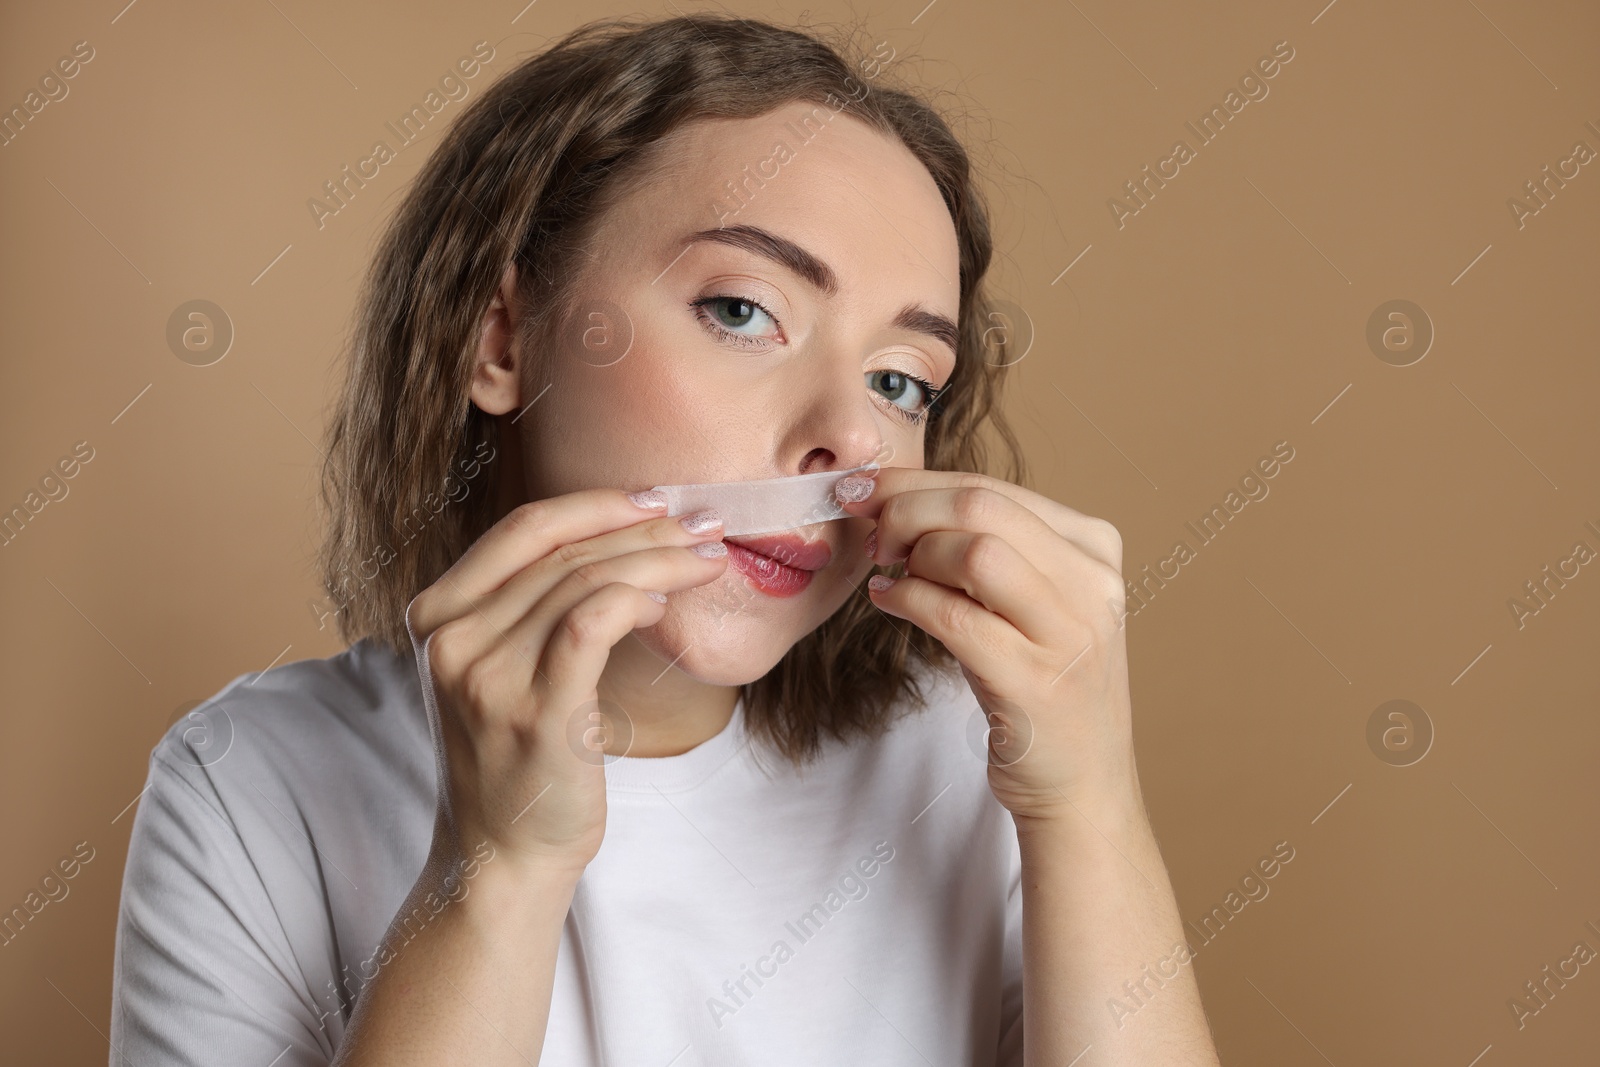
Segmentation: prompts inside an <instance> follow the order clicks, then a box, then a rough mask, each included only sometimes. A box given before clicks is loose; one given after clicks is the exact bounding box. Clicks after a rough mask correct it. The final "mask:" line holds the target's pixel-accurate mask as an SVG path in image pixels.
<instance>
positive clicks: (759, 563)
mask: <svg viewBox="0 0 1600 1067" xmlns="http://www.w3.org/2000/svg"><path fill="white" fill-rule="evenodd" d="M723 544H725V545H727V546H728V564H729V565H730V566H732V567H733V568H735V569H736V570H738V571H739V573H740V574H743V575H744V576H745V577H746V578H747V579H749V581H750V584H751V585H753V586H755V587H756V588H757V589H759V590H761V591H762V592H763V593H766V594H767V595H768V596H776V597H788V596H797V595H798V594H800V593H803V592H805V589H806V587H807V586H808V585H810V584H811V576H812V574H813V573H814V572H812V571H803V570H801V569H800V568H798V567H790V566H788V565H787V564H784V563H779V562H778V561H777V560H775V559H772V558H771V557H769V556H763V555H762V554H761V553H759V552H752V551H750V550H749V549H748V548H745V547H744V546H742V545H736V544H734V543H733V542H732V541H724V542H723Z"/></svg>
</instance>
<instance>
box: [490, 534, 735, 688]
mask: <svg viewBox="0 0 1600 1067" xmlns="http://www.w3.org/2000/svg"><path fill="white" fill-rule="evenodd" d="M727 566H728V557H727V556H726V555H723V556H720V557H717V558H715V559H705V558H703V557H701V556H697V555H695V554H694V553H693V552H691V551H688V550H687V549H684V548H682V547H665V548H655V549H646V550H643V551H640V552H629V553H627V554H626V555H622V556H616V557H613V558H611V559H606V560H600V561H597V562H595V563H590V564H586V565H584V566H583V567H580V568H578V569H577V570H575V571H572V572H571V573H569V574H568V575H567V576H566V577H565V578H563V579H562V580H561V581H560V582H559V583H558V584H557V585H556V587H555V588H554V589H552V590H551V591H550V592H549V593H547V594H546V595H544V596H542V597H540V598H539V599H538V601H537V602H536V603H534V604H532V605H526V606H524V608H523V613H522V615H521V616H520V617H519V618H518V619H516V620H514V621H513V622H512V623H511V624H510V625H509V626H507V627H505V628H503V629H501V630H499V631H491V630H490V629H489V628H488V627H487V626H486V627H485V628H484V635H485V636H484V638H483V639H484V640H487V641H489V642H495V641H499V642H503V643H506V644H508V645H510V646H511V648H512V649H513V650H514V651H515V652H516V653H517V655H518V656H519V657H520V658H522V659H524V660H526V661H529V662H540V661H545V662H547V660H546V657H547V656H548V647H549V644H550V642H551V641H552V640H553V639H554V636H555V634H556V632H557V630H558V628H559V627H560V625H561V624H562V620H563V619H564V618H566V617H568V616H570V615H571V613H572V611H573V610H574V609H575V608H576V607H577V606H578V605H579V604H580V603H582V602H583V601H584V600H586V599H588V598H589V597H592V596H593V595H594V594H595V593H597V592H599V591H600V590H601V589H604V588H607V587H608V586H611V585H616V584H622V585H628V586H631V587H633V588H634V589H638V590H640V591H641V595H643V594H644V592H646V591H649V592H659V593H662V594H670V593H675V592H679V591H681V590H684V589H691V588H694V587H695V586H699V585H704V584H706V583H707V582H711V581H715V580H716V579H717V578H719V577H720V576H721V575H722V573H723V571H725V570H726V569H727ZM647 599H648V598H647ZM652 603H654V601H652ZM665 608H666V605H665V604H663V605H662V609H663V611H664V610H665ZM657 621H659V619H658V620H657ZM650 625H652V626H653V625H655V623H653V622H652V623H650ZM618 640H621V638H620V636H619V637H618ZM546 670H548V668H546Z"/></svg>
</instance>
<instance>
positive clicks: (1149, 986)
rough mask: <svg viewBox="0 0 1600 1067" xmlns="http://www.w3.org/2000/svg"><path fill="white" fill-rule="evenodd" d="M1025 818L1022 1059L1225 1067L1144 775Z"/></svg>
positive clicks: (1112, 1066) (1033, 1063)
mask: <svg viewBox="0 0 1600 1067" xmlns="http://www.w3.org/2000/svg"><path fill="white" fill-rule="evenodd" d="M1016 823H1017V840H1018V843H1019V845H1020V847H1021V851H1022V958H1023V982H1022V989H1023V993H1022V996H1023V1017H1024V1019H1025V1020H1026V1022H1025V1024H1024V1026H1023V1048H1024V1052H1023V1062H1024V1064H1026V1065H1027V1067H1037V1065H1039V1064H1059V1065H1063V1067H1064V1065H1066V1064H1069V1063H1070V1064H1074V1065H1076V1067H1122V1065H1124V1064H1127V1065H1133V1064H1138V1065H1141V1067H1142V1065H1146V1064H1153V1063H1159V1064H1162V1065H1163V1067H1167V1065H1173V1067H1178V1065H1194V1067H1200V1065H1204V1067H1217V1065H1218V1064H1219V1061H1218V1059H1217V1054H1216V1052H1215V1048H1214V1045H1213V1043H1212V1039H1211V1034H1210V1030H1209V1028H1208V1027H1207V1025H1206V1018H1205V1012H1204V1010H1203V1009H1202V1007H1201V1005H1200V990H1199V987H1198V986H1197V984H1196V982H1195V978H1194V968H1193V967H1191V966H1187V963H1188V961H1189V957H1190V952H1189V950H1188V947H1187V942H1186V941H1185V938H1184V932H1183V921H1182V919H1181V918H1180V917H1179V915H1178V905H1177V900H1176V898H1175V897H1174V896H1173V892H1172V883H1171V882H1170V881H1169V880H1168V878H1167V869H1166V866H1165V864H1163V863H1162V861H1161V853H1160V851H1159V849H1158V848H1157V847H1156V839H1155V834H1154V832H1153V831H1152V830H1151V827H1150V822H1149V819H1148V818H1147V816H1146V814H1145V811H1144V803H1143V801H1142V800H1141V798H1140V793H1139V788H1138V782H1137V778H1135V781H1134V782H1133V784H1132V785H1131V787H1130V788H1129V789H1127V790H1117V791H1115V792H1113V793H1107V794H1106V795H1105V796H1104V800H1103V802H1102V803H1099V804H1096V805H1093V806H1086V805H1082V804H1075V805H1072V807H1071V808H1070V809H1069V810H1067V811H1066V812H1065V813H1064V814H1062V815H1060V816H1057V817H1052V818H1047V819H1027V818H1018V819H1017V820H1016Z"/></svg>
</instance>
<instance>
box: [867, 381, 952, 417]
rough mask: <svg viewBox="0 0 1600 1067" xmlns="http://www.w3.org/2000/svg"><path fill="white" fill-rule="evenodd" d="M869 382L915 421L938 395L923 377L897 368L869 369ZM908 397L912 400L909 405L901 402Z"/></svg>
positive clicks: (925, 411)
mask: <svg viewBox="0 0 1600 1067" xmlns="http://www.w3.org/2000/svg"><path fill="white" fill-rule="evenodd" d="M867 384H868V386H869V387H871V388H874V389H877V390H878V391H879V392H880V393H881V394H882V395H883V396H884V398H885V399H887V400H888V401H889V402H890V403H892V404H894V406H895V407H897V408H899V409H900V410H901V411H903V412H905V414H906V417H907V418H910V419H912V420H913V421H916V420H919V419H921V418H922V416H923V415H924V414H926V413H927V409H928V405H929V404H931V403H932V402H933V399H934V397H936V396H937V395H938V394H937V393H936V392H934V390H933V388H932V386H930V385H929V383H927V382H925V381H923V380H922V379H921V378H918V377H916V376H915V375H911V374H905V373H903V372H901V371H897V370H875V371H869V372H868V373H867ZM907 397H909V398H910V402H911V403H910V406H909V407H907V406H906V405H905V404H902V403H901V401H902V400H903V399H905V398H907Z"/></svg>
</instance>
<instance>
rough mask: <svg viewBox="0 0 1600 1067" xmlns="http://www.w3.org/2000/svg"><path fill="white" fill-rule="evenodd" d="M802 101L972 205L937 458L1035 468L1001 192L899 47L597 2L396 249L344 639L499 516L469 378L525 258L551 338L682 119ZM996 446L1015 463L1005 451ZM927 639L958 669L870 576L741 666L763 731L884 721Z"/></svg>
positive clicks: (525, 301)
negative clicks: (882, 49)
mask: <svg viewBox="0 0 1600 1067" xmlns="http://www.w3.org/2000/svg"><path fill="white" fill-rule="evenodd" d="M491 55H492V53H491ZM869 82H870V83H871V84H870V86H869V85H868V83H869ZM792 102H810V103H815V104H818V105H826V106H828V107H829V108H839V107H841V106H842V107H843V109H844V112H845V113H847V114H851V115H853V116H855V117H856V118H857V119H859V120H861V121H863V122H865V123H867V124H868V125H869V126H871V127H873V128H875V129H877V130H879V131H881V132H883V133H885V134H887V135H889V136H891V137H894V138H897V139H898V140H899V141H900V142H902V143H903V144H904V145H905V146H906V147H907V148H908V149H910V151H911V152H912V153H913V154H914V155H915V156H916V157H917V158H918V159H919V160H920V161H921V162H922V164H923V165H924V166H925V167H926V168H927V170H928V173H929V174H930V175H932V177H933V180H934V182H935V184H936V185H937V186H938V188H939V191H940V193H941V194H942V195H943V198H944V202H945V204H946V206H947V207H948V208H949V211H950V216H951V218H952V220H953V221H954V223H955V231H956V236H957V240H958V245H959V249H960V305H959V315H958V326H959V339H958V344H957V358H956V369H955V373H954V375H953V376H952V378H951V379H950V381H949V383H948V389H947V390H946V392H945V393H944V395H943V396H941V397H940V399H939V402H938V403H937V405H935V407H934V409H933V411H932V412H931V413H930V414H929V416H928V420H927V423H926V429H925V431H924V433H925V437H924V457H925V458H924V462H925V465H926V466H927V467H928V468H929V469H933V470H948V471H969V472H975V473H983V474H988V475H990V476H993V477H998V478H1001V479H1003V480H1007V481H1012V482H1017V483H1018V484H1021V482H1022V481H1024V480H1025V479H1027V477H1028V472H1027V468H1026V465H1025V461H1024V457H1023V454H1022V449H1021V446H1020V444H1019V443H1018V440H1017V438H1016V436H1015V434H1014V432H1013V431H1012V429H1011V428H1010V426H1009V425H1008V424H1007V422H1006V420H1005V417H1004V415H1003V413H1002V411H1001V408H1000V407H999V404H998V401H999V397H1000V391H1001V386H1002V379H1003V376H1004V374H1005V369H1006V366H1007V365H1008V364H1009V363H1011V362H1012V360H1011V358H1009V357H1008V355H1007V353H1008V338H1007V336H1006V333H1007V331H1005V330H1003V329H1000V330H996V329H990V328H989V327H990V326H992V325H993V324H994V323H995V322H996V321H998V320H997V319H996V318H995V316H996V315H997V314H998V312H997V309H996V306H995V305H994V304H993V303H992V302H991V300H990V298H989V297H987V296H986V295H985V294H984V293H983V291H982V284H981V283H982V281H983V277H984V273H985V271H987V269H988V267H989V263H990V259H991V257H992V254H993V245H992V240H991V237H990V230H989V218H988V212H987V209H986V207H985V204H984V200H983V197H982V195H981V192H980V190H979V189H978V187H977V185H976V178H975V175H974V172H973V168H972V166H971V163H970V161H969V157H968V153H967V151H966V150H965V149H964V148H963V146H962V144H961V143H960V142H959V141H958V140H957V138H956V136H955V134H954V133H952V131H951V129H950V127H949V125H947V123H946V122H945V120H944V119H943V118H942V117H941V115H940V114H939V113H938V112H937V111H936V110H935V109H934V108H933V106H932V105H931V104H929V103H928V102H926V101H924V100H923V99H922V98H920V97H919V96H918V95H917V94H916V93H915V92H913V91H911V90H910V89H908V88H906V87H904V86H903V85H896V84H891V80H890V79H889V78H888V77H887V76H886V74H885V71H884V66H883V62H882V59H881V56H878V55H877V54H867V53H865V52H864V51H863V50H861V49H859V48H857V47H855V46H854V45H853V44H851V43H849V42H848V41H846V40H842V39H841V40H839V41H837V42H830V41H829V40H826V39H824V38H823V37H821V36H818V35H817V34H816V33H815V32H813V31H810V30H798V29H790V28H784V27H779V26H775V25H772V24H770V23H766V22H761V21H756V20H751V19H744V18H734V17H728V16H721V15H702V14H697V15H692V16H688V17H680V18H670V19H664V20H656V21H648V22H641V21H637V20H636V18H632V17H630V18H620V19H605V20H600V21H597V22H591V23H589V24H587V25H584V26H582V27H579V28H578V29H576V30H574V31H572V32H571V33H569V34H568V35H567V36H565V37H563V38H561V39H560V40H558V41H556V42H554V43H553V44H551V45H550V46H549V47H547V48H545V49H543V50H541V51H540V52H538V53H535V54H533V55H531V56H529V57H527V58H525V59H523V60H522V61H521V62H520V63H519V64H518V65H517V66H516V67H514V68H513V69H511V70H510V71H508V72H507V73H506V74H505V75H503V76H502V77H501V78H500V79H499V80H498V81H496V82H495V83H494V84H492V85H491V86H489V87H488V88H487V89H486V90H485V91H484V92H483V94H482V95H480V96H479V97H478V98H477V99H476V100H475V101H473V102H472V103H471V104H469V105H468V106H467V107H466V108H465V109H464V110H463V111H462V112H461V114H460V115H459V117H458V118H457V119H456V121H455V123H454V124H453V125H452V126H451V127H450V128H449V129H448V130H447V131H446V133H445V135H444V137H443V138H442V140H441V142H440V144H439V145H438V146H437V147H436V148H435V149H434V151H433V152H432V153H431V154H430V156H429V157H428V159H427V162H426V163H425V164H424V165H423V167H422V169H421V171H420V173H419V174H418V175H417V177H416V179H415V181H414V182H413V184H412V185H411V186H410V187H409V189H408V190H407V191H406V193H405V195H404V198H403V200H402V201H401V204H400V206H399V208H398V210H397V211H396V213H395V215H394V216H393V218H392V219H391V220H390V221H389V223H388V225H387V227H386V229H385V231H384V233H383V236H382V238H381V241H380V243H379V245H378V247H377V249H376V252H375V255H374V259H373V261H372V263H371V266H370V269H369V271H368V273H367V275H366V278H365V280H364V283H363V288H362V291H361V294H360V298H359V304H358V307H357V308H356V311H355V318H354V329H353V336H352V339H351V343H350V346H349V355H348V359H347V361H346V363H345V367H344V375H345V378H344V382H343V385H342V388H341V390H340V393H339V394H338V397H337V399H336V401H335V407H334V410H333V412H332V416H331V418H330V420H329V427H328V437H327V442H326V449H325V456H326V459H325V462H324V464H323V468H322V479H321V498H322V503H323V506H324V508H325V510H326V512H327V525H326V533H325V535H324V538H323V542H322V545H321V547H320V550H319V558H318V565H319V567H320V570H321V579H322V585H323V588H324V591H325V592H326V593H327V594H328V596H329V597H330V598H332V599H333V600H334V601H335V603H337V604H338V608H337V609H336V612H335V613H336V615H337V621H338V627H339V632H340V635H341V636H342V637H343V638H344V639H345V640H346V641H350V642H354V641H358V640H360V639H363V638H368V637H370V638H372V639H373V640H374V641H377V642H381V643H382V644H384V645H386V646H388V647H389V648H390V649H392V650H394V651H395V652H397V653H399V654H401V655H404V656H407V657H410V656H411V655H413V651H412V647H411V642H410V638H409V635H408V633H407V629H406V622H405V611H406V607H407V605H408V604H409V603H410V602H411V599H412V598H413V597H414V596H415V595H416V594H417V593H418V592H420V591H421V590H422V589H424V588H426V587H427V586H429V585H431V584H432V583H434V582H435V581H437V580H438V578H439V577H440V575H442V574H443V573H444V572H445V570H446V569H448V568H449V567H450V566H451V565H452V564H453V563H454V562H455V561H456V560H457V559H458V558H459V557H460V556H461V554H462V553H463V552H465V551H466V549H467V548H468V547H469V546H470V545H471V544H472V542H473V541H474V540H476V539H477V538H478V537H479V536H480V535H482V534H483V533H484V532H485V531H486V530H487V529H488V528H489V527H490V526H491V525H493V524H494V523H495V522H496V521H498V519H499V518H500V517H501V516H500V515H499V514H497V505H496V499H497V493H496V492H495V491H494V481H493V479H494V476H495V474H496V473H498V472H499V470H500V468H499V467H498V466H495V465H493V459H494V456H495V453H494V449H495V446H496V442H497V440H498V435H497V424H496V419H495V417H494V416H490V415H488V414H486V413H485V412H483V411H481V410H479V409H478V408H477V407H476V406H474V405H473V404H472V403H471V401H470V399H469V387H470V383H471V378H472V372H473V368H474V362H475V358H476V352H477V347H478V340H479V332H480V329H481V323H482V319H483V315H484V312H485V311H486V310H487V308H488V306H489V304H490V301H491V299H492V298H493V296H494V294H495V291H496V289H497V288H498V286H499V284H500V281H501V278H502V276H503V274H504V272H505V270H506V267H507V266H508V265H509V264H512V263H515V264H516V266H517V277H518V290H519V291H518V295H519V297H520V298H521V306H522V307H523V308H525V309H526V311H525V313H524V316H523V322H522V323H521V324H520V326H519V335H520V336H522V337H524V338H537V337H540V336H544V334H545V332H546V331H548V330H550V329H552V328H553V327H554V326H555V325H557V324H559V323H560V322H561V321H562V320H563V318H564V316H565V315H566V313H567V311H568V305H569V302H570V301H571V300H572V298H573V291H572V286H573V279H574V278H575V277H576V276H577V275H578V271H576V270H572V269H569V265H570V264H574V263H576V262H577V259H576V257H577V256H578V255H579V254H580V253H581V250H582V249H583V247H584V245H585V242H586V240H587V237H588V235H589V234H590V233H591V232H592V230H593V227H594V226H595V224H596V222H597V220H599V219H600V218H601V217H602V215H603V214H604V212H605V211H606V209H607V208H608V206H610V205H612V204H614V203H616V202H617V201H618V200H619V199H620V198H622V197H624V196H625V195H626V194H627V193H628V191H629V190H630V189H632V188H637V182H638V181H640V180H642V179H643V178H644V177H646V176H647V175H648V173H649V167H650V166H651V165H653V164H654V163H655V162H656V157H655V155H654V154H653V153H652V151H651V149H652V147H653V146H655V145H657V144H658V142H660V140H661V138H662V137H663V136H664V135H666V134H667V133H669V132H671V131H672V130H674V129H675V128H676V127H678V126H680V125H681V124H683V123H686V122H690V121H693V120H695V119H700V118H713V117H723V118H743V117H752V116H758V115H762V114H765V113H767V112H769V111H771V110H772V109H774V108H777V107H780V106H783V105H786V104H789V103H792ZM526 350H527V351H533V352H538V351H540V350H541V349H540V347H539V346H537V345H533V346H529V347H528V348H527V349H526ZM990 356H998V358H995V359H991V358H990ZM531 417H536V416H531ZM985 430H988V431H991V432H992V433H993V435H994V437H995V438H997V441H996V442H994V443H993V444H992V445H991V444H990V443H986V442H985V441H984V440H982V434H983V432H984V431H985ZM995 454H998V458H1000V459H1002V460H1003V461H1004V463H1005V467H1004V469H1003V470H995V469H992V468H991V466H990V459H991V456H993V455H995ZM480 477H483V482H482V483H481V485H480V487H478V488H475V486H474V482H476V481H477V479H479V478H480ZM514 488H515V489H516V490H518V491H519V492H520V488H521V487H514ZM903 568H904V564H903V563H900V564H895V565H894V566H892V567H888V568H884V567H876V566H875V567H874V568H873V570H872V573H886V574H890V575H899V574H901V573H903ZM912 657H917V658H919V659H920V660H924V661H926V664H927V665H928V666H930V667H935V668H938V669H941V670H951V669H953V668H954V667H955V666H957V664H956V663H955V660H954V657H953V656H952V655H951V654H950V653H949V651H948V650H947V649H946V648H945V647H944V646H943V645H942V644H941V643H940V642H939V641H938V640H937V639H935V638H933V637H932V636H931V635H929V634H927V633H926V632H924V631H922V630H920V629H918V628H917V627H915V626H912V625H910V624H909V623H906V622H905V621H904V620H901V619H897V618H895V617H894V616H891V615H887V614H885V613H883V612H881V611H880V610H879V609H878V608H877V607H875V606H874V605H873V604H872V603H871V601H870V600H868V599H867V597H866V596H865V595H856V596H852V597H850V598H849V600H848V601H846V603H845V604H844V605H842V606H841V607H840V608H839V610H838V611H836V612H835V613H834V614H833V615H832V616H831V617H829V618H828V619H826V620H825V621H824V622H823V623H822V624H820V625H819V626H818V627H817V628H816V629H814V630H813V631H812V632H811V633H809V634H807V635H806V636H805V637H803V638H801V639H800V640H799V641H797V642H796V643H795V644H794V645H793V646H792V647H791V648H790V649H789V651H788V652H787V653H786V654H785V655H784V657H783V659H782V660H781V661H780V662H779V663H778V664H776V665H775V666H774V667H773V668H772V670H770V671H769V672H768V673H767V674H766V675H765V676H763V677H762V678H760V679H758V680H756V681H754V682H750V683H748V684H746V685H743V686H741V687H740V694H741V696H742V697H743V699H744V703H745V714H746V721H747V725H748V729H749V731H750V733H751V736H752V737H753V738H759V739H761V740H763V741H764V742H766V743H767V744H769V745H770V746H771V747H772V748H773V749H775V750H776V751H778V752H779V753H781V754H782V755H784V756H785V757H787V758H788V759H789V760H790V761H791V762H792V763H793V764H794V765H796V766H801V765H803V764H805V763H806V762H809V761H810V760H811V759H812V758H814V757H815V756H816V754H817V753H818V752H819V751H820V750H821V747H822V744H823V739H824V738H825V737H832V738H835V739H838V740H841V741H848V740H849V739H851V738H852V737H862V736H865V737H872V736H876V735H877V734H879V733H881V732H882V730H883V729H885V728H886V727H887V726H888V724H889V723H890V722H891V721H892V719H893V717H894V709H895V708H896V707H897V706H898V705H900V703H901V698H902V697H904V698H909V701H910V704H911V706H914V707H918V708H920V707H922V706H924V704H925V700H926V693H925V692H924V691H923V690H922V687H921V685H920V683H919V680H918V677H917V675H918V674H919V673H921V672H920V671H919V670H917V668H919V667H920V666H921V664H919V663H918V662H916V661H915V660H913V658H912Z"/></svg>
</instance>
